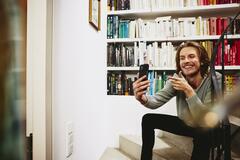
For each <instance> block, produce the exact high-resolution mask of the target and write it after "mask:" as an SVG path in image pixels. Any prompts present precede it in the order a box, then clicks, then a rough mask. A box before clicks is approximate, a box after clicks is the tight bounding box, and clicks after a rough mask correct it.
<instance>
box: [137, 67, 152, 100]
mask: <svg viewBox="0 0 240 160" xmlns="http://www.w3.org/2000/svg"><path fill="white" fill-rule="evenodd" d="M148 69H149V66H148V65H147V64H144V65H141V66H140V68H139V78H138V79H137V80H136V81H135V82H134V83H133V91H134V96H135V98H136V99H137V100H138V101H139V102H140V103H142V104H145V103H146V102H147V97H146V95H145V93H146V90H147V88H148V87H149V86H150V82H149V80H147V73H148Z"/></svg>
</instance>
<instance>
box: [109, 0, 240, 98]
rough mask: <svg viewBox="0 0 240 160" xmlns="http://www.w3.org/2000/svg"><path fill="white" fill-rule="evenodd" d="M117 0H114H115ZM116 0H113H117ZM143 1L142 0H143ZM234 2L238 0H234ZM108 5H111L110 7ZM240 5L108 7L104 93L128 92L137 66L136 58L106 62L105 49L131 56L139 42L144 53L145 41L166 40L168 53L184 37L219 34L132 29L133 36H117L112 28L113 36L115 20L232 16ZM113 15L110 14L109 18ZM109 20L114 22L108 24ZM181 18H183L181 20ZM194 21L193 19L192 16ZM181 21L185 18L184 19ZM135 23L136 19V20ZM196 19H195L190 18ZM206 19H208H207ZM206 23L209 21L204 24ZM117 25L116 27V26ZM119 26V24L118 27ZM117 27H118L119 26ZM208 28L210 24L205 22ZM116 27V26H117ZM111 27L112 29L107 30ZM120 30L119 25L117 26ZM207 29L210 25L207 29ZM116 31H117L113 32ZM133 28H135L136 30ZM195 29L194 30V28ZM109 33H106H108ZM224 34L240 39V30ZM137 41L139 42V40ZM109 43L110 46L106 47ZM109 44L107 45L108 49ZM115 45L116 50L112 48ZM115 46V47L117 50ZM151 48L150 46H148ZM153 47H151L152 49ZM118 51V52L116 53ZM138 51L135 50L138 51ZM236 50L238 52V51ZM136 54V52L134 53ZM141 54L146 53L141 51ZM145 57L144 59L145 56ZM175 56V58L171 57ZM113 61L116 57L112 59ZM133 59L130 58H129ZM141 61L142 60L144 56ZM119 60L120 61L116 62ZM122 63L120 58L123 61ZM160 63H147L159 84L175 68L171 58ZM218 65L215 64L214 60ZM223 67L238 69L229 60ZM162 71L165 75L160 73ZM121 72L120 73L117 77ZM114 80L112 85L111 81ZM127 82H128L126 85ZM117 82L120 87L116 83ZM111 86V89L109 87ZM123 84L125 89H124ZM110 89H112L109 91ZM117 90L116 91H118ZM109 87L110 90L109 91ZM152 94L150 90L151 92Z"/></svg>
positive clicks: (209, 40)
mask: <svg viewBox="0 0 240 160" xmlns="http://www.w3.org/2000/svg"><path fill="white" fill-rule="evenodd" d="M117 1H118V0H117ZM117 1H116V0H115V1H114V2H117ZM143 1H144V0H143ZM110 2H111V3H113V2H112V0H109V1H108V3H110ZM236 2H238V1H236ZM110 8H111V7H110ZM239 9H240V1H239V2H238V3H230V4H214V5H196V6H185V4H184V6H182V7H176V6H174V7H164V8H155V7H154V8H153V7H148V8H135V9H131V6H130V9H128V10H109V11H108V13H107V30H108V31H107V40H106V43H107V67H106V68H107V73H108V74H107V80H108V82H107V91H108V93H107V94H108V95H125V93H126V95H131V93H130V92H131V91H130V90H131V89H130V88H131V84H132V83H133V81H134V80H135V79H136V75H137V72H138V69H139V67H138V66H139V63H140V62H139V61H140V60H139V59H138V64H136V61H135V62H133V63H130V64H127V63H125V64H118V63H117V64H116V63H112V62H109V59H112V57H111V56H112V55H111V56H109V55H110V54H109V52H116V53H114V56H115V55H117V53H119V52H122V50H124V51H126V52H127V54H128V55H129V54H130V55H133V56H132V57H133V59H134V58H135V59H136V56H135V54H136V50H135V49H136V47H137V50H138V52H139V50H140V48H141V45H142V43H144V44H143V46H144V47H145V50H144V51H143V52H144V54H145V53H146V52H148V50H147V47H148V45H152V46H153V44H154V43H157V44H158V47H161V44H167V45H168V43H170V45H171V47H172V49H173V51H171V52H173V53H172V54H174V53H175V52H174V49H176V46H178V45H179V44H181V43H182V42H183V41H188V40H193V41H199V42H202V43H214V41H216V40H217V39H218V38H219V36H220V35H219V34H216V33H215V34H209V31H208V32H207V33H208V34H205V31H202V32H204V33H201V34H193V35H189V36H186V35H177V36H176V35H171V36H169V35H167V36H156V34H155V35H154V36H153V35H147V34H145V36H139V35H138V36H137V34H136V33H135V34H134V35H133V36H130V35H131V33H128V34H127V35H128V36H126V37H124V36H121V38H119V37H120V36H119V35H120V34H119V33H120V31H115V34H116V35H117V36H114V33H113V32H114V31H112V29H113V28H114V27H113V26H114V25H115V24H116V23H118V25H119V26H120V20H123V24H124V23H130V22H131V21H136V20H138V19H142V21H143V22H144V23H148V22H149V23H152V22H154V21H156V19H158V18H159V17H167V16H168V17H169V16H171V17H170V18H169V19H167V21H168V20H170V21H171V23H173V22H172V20H173V19H174V20H175V19H176V20H177V19H179V18H183V19H184V18H189V17H191V18H192V17H195V18H197V17H202V19H208V18H209V21H210V18H211V17H216V18H218V17H231V16H234V14H235V13H237V11H239ZM112 17H117V21H115V22H114V20H112V19H110V20H109V18H112ZM113 19H114V18H113ZM109 21H110V22H111V23H115V24H110V25H109ZM183 21H184V20H183ZM196 21H197V20H196ZM184 22H185V21H184ZM136 23H138V22H136ZM194 23H197V22H194ZM209 23H210V22H209ZM208 25H209V24H208ZM119 26H118V27H119ZM119 28H120V27H119ZM119 28H118V29H119ZM208 28H210V27H209V26H208ZM118 29H117V30H118ZM109 30H111V31H112V32H109ZM119 30H120V29H119ZM209 30H210V29H209ZM130 31H131V28H130V24H129V26H128V32H130ZM116 32H118V33H116ZM134 32H137V31H136V30H135V31H134ZM194 33H195V32H194ZM111 34H112V36H110V37H109V35H111ZM227 38H228V39H229V40H231V41H240V33H234V34H230V33H229V34H228V35H227ZM140 43H141V44H140ZM109 46H110V47H109ZM109 48H110V49H109ZM116 49H117V51H116ZM118 49H119V50H118ZM150 50H151V49H150ZM153 50H154V49H153ZM120 54H121V53H120ZM138 54H139V53H138ZM239 54H240V53H239ZM137 57H139V55H138V56H137ZM145 57H147V56H146V55H145ZM148 58H149V57H148ZM148 58H147V59H148ZM124 59H125V57H124ZM172 59H175V58H172ZM115 61H116V60H115ZM133 61H134V60H133ZM144 61H145V60H144ZM120 63H122V62H120ZM123 63H124V62H123ZM170 63H171V65H169V63H167V64H164V65H160V66H159V65H155V64H153V65H152V66H150V71H152V74H153V76H154V77H155V78H156V77H158V78H159V77H161V78H160V79H161V83H162V87H163V85H164V83H165V82H164V81H165V79H166V76H167V75H169V74H173V73H174V71H175V64H174V62H170ZM216 65H218V64H216ZM220 68H221V67H220V66H217V67H216V69H217V70H220ZM225 70H227V71H229V73H231V74H235V73H236V72H238V71H239V70H240V64H237V65H236V64H229V65H227V66H225ZM163 75H164V76H165V77H163ZM121 76H123V77H121ZM129 79H131V80H129ZM113 82H114V83H115V84H114V85H112V84H111V83H113ZM126 85H130V86H126ZM119 86H120V87H119ZM113 88H114V89H113ZM127 88H128V89H129V90H128V91H125V90H127ZM113 90H114V91H113ZM119 90H121V91H120V93H119ZM112 91H113V92H112ZM153 94H154V93H153Z"/></svg>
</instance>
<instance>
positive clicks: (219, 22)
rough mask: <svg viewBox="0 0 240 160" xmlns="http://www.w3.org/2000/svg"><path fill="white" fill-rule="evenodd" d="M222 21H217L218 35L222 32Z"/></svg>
mask: <svg viewBox="0 0 240 160" xmlns="http://www.w3.org/2000/svg"><path fill="white" fill-rule="evenodd" d="M221 22H222V20H221V18H220V17H218V18H217V20H216V26H217V30H216V31H217V35H220V34H221V30H222V23H221Z"/></svg>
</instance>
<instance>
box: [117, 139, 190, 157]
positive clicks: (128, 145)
mask: <svg viewBox="0 0 240 160" xmlns="http://www.w3.org/2000/svg"><path fill="white" fill-rule="evenodd" d="M166 139H167V137H164V138H159V137H155V143H154V147H153V160H179V159H181V160H189V159H190V156H189V155H187V154H186V153H184V152H183V151H182V150H180V149H179V148H177V147H176V146H174V145H172V144H169V143H168V142H167V141H166ZM141 145H142V140H141V137H140V136H135V135H121V136H120V138H119V149H120V150H121V151H122V152H123V153H126V154H127V155H129V156H130V157H133V158H134V159H138V160H139V159H140V155H141Z"/></svg>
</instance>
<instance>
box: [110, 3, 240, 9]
mask: <svg viewBox="0 0 240 160" xmlns="http://www.w3.org/2000/svg"><path fill="white" fill-rule="evenodd" d="M230 3H240V0H108V10H109V11H115V10H137V9H150V10H154V9H163V8H164V9H165V8H182V7H193V6H202V5H216V4H230Z"/></svg>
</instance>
